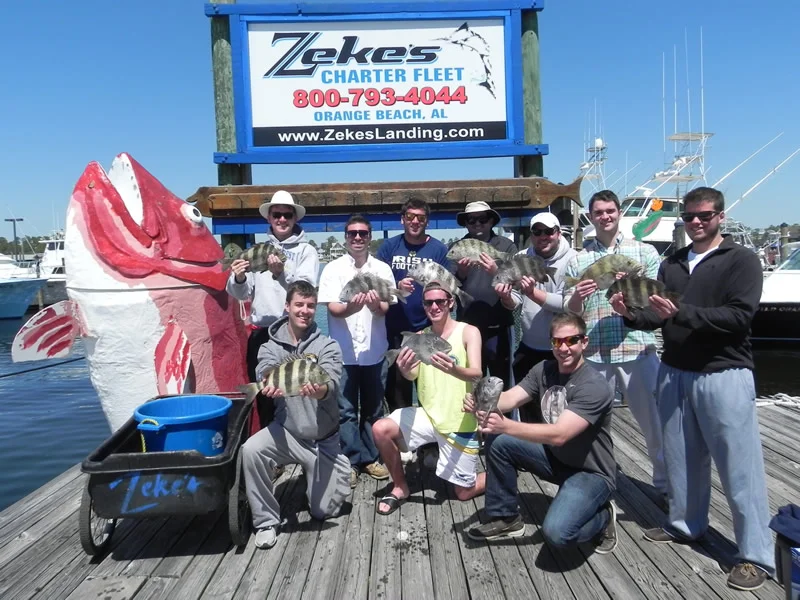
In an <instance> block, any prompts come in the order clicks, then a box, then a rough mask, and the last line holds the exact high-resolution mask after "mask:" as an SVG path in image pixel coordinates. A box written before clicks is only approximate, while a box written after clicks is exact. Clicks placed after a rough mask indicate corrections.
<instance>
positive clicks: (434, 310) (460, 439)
mask: <svg viewBox="0 0 800 600" xmlns="http://www.w3.org/2000/svg"><path fill="white" fill-rule="evenodd" d="M422 303H423V307H424V308H425V314H426V315H427V317H428V319H429V320H430V322H431V326H430V327H429V328H427V329H425V330H424V331H423V332H422V333H425V332H430V333H435V334H436V335H438V336H440V337H441V338H443V339H444V340H447V341H448V342H449V343H450V345H451V346H452V350H451V351H450V354H445V353H444V352H436V353H435V354H433V356H432V357H431V365H425V364H422V363H421V362H420V361H419V359H418V358H417V356H416V354H415V353H414V352H413V351H412V350H411V349H410V348H402V349H401V350H400V354H399V355H398V356H397V367H398V369H399V371H400V373H401V374H402V375H403V377H405V378H406V379H408V380H409V381H416V382H417V396H418V397H419V403H420V406H419V408H415V407H408V408H400V409H397V410H395V411H394V412H392V413H391V414H390V415H389V416H388V417H386V418H383V419H381V420H379V421H377V422H376V423H375V424H374V425H373V426H372V432H373V437H374V439H375V445H376V446H377V447H378V450H379V451H380V453H381V458H383V462H384V464H385V465H386V468H387V469H388V470H389V474H390V475H391V477H392V482H393V488H392V490H391V491H390V492H389V493H388V494H387V495H386V496H384V497H383V498H381V500H380V502H379V503H378V514H380V515H390V514H392V513H393V512H394V511H395V510H397V509H398V508H399V507H400V505H401V504H403V502H405V500H406V498H408V495H409V493H410V492H409V489H408V483H407V482H406V478H405V473H404V472H403V465H402V462H401V460H400V452H401V451H406V450H415V449H417V448H419V447H420V446H423V445H425V444H430V443H434V442H435V443H437V444H438V445H439V460H438V462H437V464H436V475H437V476H438V477H441V478H442V479H444V480H445V481H449V482H450V483H452V484H453V486H454V488H455V494H456V498H458V499H459V500H469V499H471V498H474V497H475V496H479V495H481V494H483V492H484V489H485V487H486V476H485V474H483V473H481V474H480V475H477V465H478V448H479V442H478V437H477V428H478V423H477V421H476V420H475V417H474V415H471V414H467V413H464V412H463V411H462V406H463V399H464V395H465V394H466V393H468V392H470V391H471V390H472V381H473V380H474V379H475V378H477V377H480V376H481V375H482V371H481V334H480V332H479V331H478V329H477V328H476V327H473V326H472V325H467V324H466V323H461V322H459V321H456V320H454V319H452V318H451V317H450V311H452V310H453V303H454V299H453V295H452V294H451V293H450V291H449V290H447V289H445V288H444V287H443V286H442V285H441V284H439V282H436V281H433V282H431V283H429V284H428V285H426V286H425V288H424V290H423V292H422Z"/></svg>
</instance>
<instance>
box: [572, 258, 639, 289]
mask: <svg viewBox="0 0 800 600" xmlns="http://www.w3.org/2000/svg"><path fill="white" fill-rule="evenodd" d="M643 271H644V267H642V265H640V264H639V263H638V262H636V261H635V260H633V259H632V258H628V257H627V256H623V255H622V254H606V255H605V256H604V257H602V258H600V259H598V260H596V261H594V262H593V263H592V264H591V265H589V266H588V267H587V268H586V270H585V271H584V272H583V273H581V274H580V275H579V276H578V277H566V278H565V279H564V287H565V288H571V287H574V286H576V285H578V283H580V282H581V281H587V280H589V279H591V280H592V281H594V282H595V283H596V284H597V288H598V289H601V290H607V289H608V288H610V287H611V285H612V284H613V283H614V282H615V281H617V273H625V274H626V275H628V276H630V275H636V276H640V275H642V273H643Z"/></svg>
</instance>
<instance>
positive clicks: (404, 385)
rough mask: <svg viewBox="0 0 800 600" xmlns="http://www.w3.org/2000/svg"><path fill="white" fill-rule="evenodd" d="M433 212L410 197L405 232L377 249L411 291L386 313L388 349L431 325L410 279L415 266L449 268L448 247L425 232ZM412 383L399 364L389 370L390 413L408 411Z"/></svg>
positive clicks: (419, 288) (403, 214)
mask: <svg viewBox="0 0 800 600" xmlns="http://www.w3.org/2000/svg"><path fill="white" fill-rule="evenodd" d="M430 213H431V209H430V208H429V207H428V203H427V202H425V201H424V200H421V199H419V198H409V199H408V200H407V201H406V203H405V204H403V209H402V211H401V213H400V222H401V223H402V224H403V233H401V234H400V235H397V236H395V237H392V238H389V239H388V240H386V241H385V242H383V244H381V247H380V248H379V249H378V255H377V256H378V259H379V260H382V261H383V262H385V263H386V264H388V265H389V266H390V267H391V268H392V273H394V279H395V282H396V283H397V287H398V288H399V289H400V290H403V291H405V292H410V296H408V297H407V298H406V302H405V304H404V303H402V302H398V303H397V304H393V305H391V306H390V307H389V312H387V313H386V336H387V338H388V340H389V348H399V347H400V343H401V342H402V341H403V336H402V335H401V334H402V333H403V332H404V331H421V330H422V329H424V328H425V327H427V326H428V324H429V323H428V317H427V316H425V309H424V308H423V307H422V286H420V285H419V284H417V283H415V282H414V280H413V279H411V278H410V277H408V276H407V271H408V269H410V268H411V267H412V266H413V265H415V264H418V263H420V262H422V261H426V260H430V261H433V262H435V263H438V264H440V265H442V266H444V267H445V268H448V267H449V261H448V260H447V246H445V245H444V244H443V243H442V242H440V241H439V240H437V239H436V238H433V237H431V236H429V235H428V234H426V233H425V227H426V226H427V225H428V217H429V216H430ZM412 386H413V384H412V382H410V381H408V380H407V379H405V378H404V377H402V376H401V375H400V374H399V373H398V370H397V366H396V365H392V366H391V367H390V368H389V373H388V376H387V378H386V402H387V404H388V405H389V410H390V411H393V410H397V409H398V408H405V407H408V406H411V404H412Z"/></svg>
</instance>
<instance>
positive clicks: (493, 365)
mask: <svg viewBox="0 0 800 600" xmlns="http://www.w3.org/2000/svg"><path fill="white" fill-rule="evenodd" d="M456 221H457V222H458V224H459V225H461V226H462V227H466V228H467V235H465V236H464V237H463V238H461V239H462V240H468V239H474V240H479V241H481V242H485V243H487V244H489V245H490V246H491V247H493V248H495V249H497V250H499V251H500V252H506V253H508V254H509V255H513V254H516V252H517V247H516V246H515V245H514V242H512V241H511V240H510V239H508V238H507V237H504V236H502V235H497V234H496V233H495V232H494V230H493V227H494V226H495V225H497V224H498V223H499V222H500V215H499V214H498V213H497V211H495V210H492V208H491V207H490V206H489V205H488V204H487V203H486V202H483V201H478V202H470V203H469V204H467V206H466V208H465V209H464V211H463V212H460V213H458V214H457V215H456ZM495 273H497V262H496V261H495V260H494V259H493V258H492V257H491V256H489V255H488V254H486V253H485V252H481V253H480V255H478V256H477V257H475V258H462V259H461V260H459V261H458V267H457V269H456V277H458V279H459V280H460V281H461V289H462V290H464V291H465V292H466V293H467V294H469V295H470V296H472V297H473V298H474V300H473V301H472V302H470V303H469V304H461V303H460V302H459V305H458V309H457V313H456V319H457V320H459V321H463V322H464V323H469V324H470V325H474V326H475V327H477V328H478V330H479V331H480V332H481V339H482V340H483V347H482V356H481V364H482V365H484V367H488V369H489V373H490V374H491V375H494V376H496V377H500V378H502V379H503V380H504V381H508V379H509V377H508V376H509V369H508V358H509V355H510V336H509V328H510V327H511V326H512V325H513V324H514V316H513V314H512V311H513V310H514V307H515V306H516V304H517V303H518V302H519V297H518V294H516V292H513V293H512V291H511V286H507V287H503V288H502V289H503V293H502V295H500V294H498V292H497V291H496V290H495V288H494V287H493V286H492V277H494V274H495ZM512 294H513V295H512ZM514 295H517V299H515V298H514Z"/></svg>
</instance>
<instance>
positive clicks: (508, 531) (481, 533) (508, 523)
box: [467, 515, 525, 542]
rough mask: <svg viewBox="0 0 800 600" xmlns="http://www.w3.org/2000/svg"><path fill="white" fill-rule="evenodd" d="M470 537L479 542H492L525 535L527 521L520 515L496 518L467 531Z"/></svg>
mask: <svg viewBox="0 0 800 600" xmlns="http://www.w3.org/2000/svg"><path fill="white" fill-rule="evenodd" d="M467 535H468V536H469V537H470V539H473V540H476V541H478V542H490V541H492V540H500V539H503V538H512V537H521V536H523V535H525V523H523V522H522V517H520V516H519V515H517V516H515V517H507V518H505V519H504V518H502V517H498V518H494V519H492V520H491V521H489V522H488V523H484V524H483V525H477V526H475V527H473V528H472V529H470V530H469V531H468V532H467Z"/></svg>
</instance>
